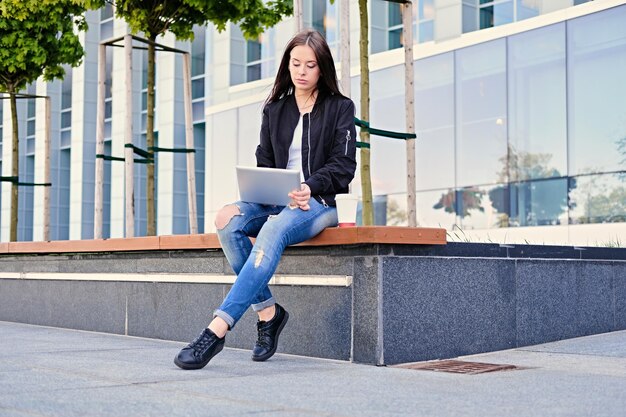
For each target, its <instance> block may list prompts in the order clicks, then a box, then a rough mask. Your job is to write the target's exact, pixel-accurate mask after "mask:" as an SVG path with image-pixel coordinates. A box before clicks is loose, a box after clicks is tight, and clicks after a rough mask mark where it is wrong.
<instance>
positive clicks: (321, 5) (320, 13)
mask: <svg viewBox="0 0 626 417" xmlns="http://www.w3.org/2000/svg"><path fill="white" fill-rule="evenodd" d="M311 8H312V10H311V12H312V13H311V16H312V19H311V20H312V22H311V24H312V26H313V29H315V30H317V31H318V32H320V33H321V34H322V35H326V25H325V16H326V1H322V0H315V1H312V2H311Z"/></svg>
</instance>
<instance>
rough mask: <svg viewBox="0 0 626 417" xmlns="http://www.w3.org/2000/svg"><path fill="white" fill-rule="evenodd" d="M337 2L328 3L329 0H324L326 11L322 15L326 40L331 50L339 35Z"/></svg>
mask: <svg viewBox="0 0 626 417" xmlns="http://www.w3.org/2000/svg"><path fill="white" fill-rule="evenodd" d="M337 3H338V2H336V1H335V2H334V3H333V4H331V3H330V0H326V13H325V15H324V29H325V31H326V33H325V35H326V42H328V44H329V46H330V47H331V51H333V50H334V49H335V48H334V47H335V45H336V43H337V40H338V37H339V23H338V20H339V16H338V12H337V11H338V7H337Z"/></svg>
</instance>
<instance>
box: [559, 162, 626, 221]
mask: <svg viewBox="0 0 626 417" xmlns="http://www.w3.org/2000/svg"><path fill="white" fill-rule="evenodd" d="M569 208H570V218H569V222H570V224H584V223H614V222H626V174H624V173H622V174H607V175H585V176H580V177H574V178H570V182H569Z"/></svg>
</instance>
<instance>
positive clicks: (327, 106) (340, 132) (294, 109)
mask: <svg viewBox="0 0 626 417" xmlns="http://www.w3.org/2000/svg"><path fill="white" fill-rule="evenodd" d="M320 98H321V100H320ZM299 118H300V112H299V111H298V106H297V104H296V100H295V97H294V96H293V94H289V95H287V96H285V97H283V98H281V99H280V100H278V101H275V102H272V103H269V104H267V105H266V106H265V108H264V109H263V121H262V123H261V143H260V144H259V146H257V149H256V160H257V166H259V167H269V168H283V169H284V168H286V167H287V162H288V161H289V147H290V146H291V142H292V140H293V132H294V130H295V129H296V126H297V125H298V121H299ZM355 170H356V130H355V127H354V103H353V102H352V100H350V99H349V98H346V97H343V96H340V95H330V96H326V97H324V98H322V97H318V100H317V101H316V103H315V106H314V107H313V110H311V112H310V113H307V114H305V115H304V117H303V120H302V172H303V173H304V180H305V181H304V182H305V184H307V185H308V186H309V188H310V189H311V196H312V197H314V198H315V199H316V200H317V201H318V202H320V203H322V204H327V205H330V206H334V205H335V195H336V194H342V193H347V192H348V185H349V184H350V181H352V179H353V178H354V172H355Z"/></svg>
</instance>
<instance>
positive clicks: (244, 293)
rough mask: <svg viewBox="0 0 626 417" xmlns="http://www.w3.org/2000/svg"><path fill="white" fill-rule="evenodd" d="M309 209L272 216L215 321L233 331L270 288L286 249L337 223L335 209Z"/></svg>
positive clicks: (313, 202)
mask: <svg viewBox="0 0 626 417" xmlns="http://www.w3.org/2000/svg"><path fill="white" fill-rule="evenodd" d="M310 206H311V208H310V210H308V211H303V210H300V209H299V208H296V209H291V208H289V207H285V208H283V209H282V211H281V212H280V213H279V214H278V215H273V216H269V218H268V220H267V222H266V223H265V224H264V225H263V227H262V228H261V230H260V231H259V233H258V236H257V239H256V242H255V244H254V246H253V247H252V250H251V252H250V255H249V256H248V259H247V260H246V261H245V263H244V265H243V266H242V267H241V270H240V271H239V274H238V275H237V280H236V281H235V283H234V285H233V286H232V288H231V289H230V292H229V293H228V295H227V296H226V298H225V299H224V302H223V303H222V305H221V306H220V308H219V309H218V310H216V311H215V315H216V318H220V319H222V320H223V321H224V322H225V323H226V324H227V325H228V327H230V328H233V327H234V325H235V323H236V322H237V321H238V320H239V319H240V318H241V316H243V314H244V313H245V311H246V310H247V309H248V308H249V307H250V305H252V304H253V303H254V302H255V300H256V299H257V295H258V294H259V293H260V292H261V290H263V289H264V288H265V287H267V283H268V282H269V280H270V278H271V277H272V275H273V274H274V271H275V270H276V267H277V266H278V262H279V260H280V257H281V255H282V253H283V250H284V248H285V247H286V246H288V245H293V244H296V243H299V242H302V241H305V240H307V239H310V238H312V237H313V236H315V235H317V234H318V233H320V232H321V231H322V230H324V229H325V228H326V227H329V226H334V225H336V224H337V210H336V209H335V207H325V206H324V205H322V204H320V203H318V202H317V201H316V200H315V199H311V202H310ZM271 304H272V305H273V304H274V303H273V302H272V303H271ZM265 307H270V305H267V306H265ZM209 328H211V326H209Z"/></svg>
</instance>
